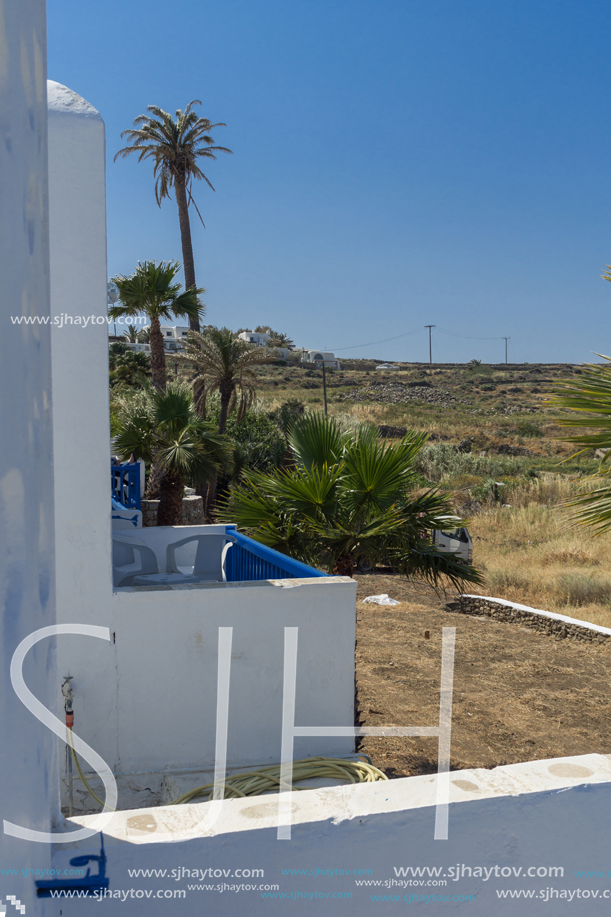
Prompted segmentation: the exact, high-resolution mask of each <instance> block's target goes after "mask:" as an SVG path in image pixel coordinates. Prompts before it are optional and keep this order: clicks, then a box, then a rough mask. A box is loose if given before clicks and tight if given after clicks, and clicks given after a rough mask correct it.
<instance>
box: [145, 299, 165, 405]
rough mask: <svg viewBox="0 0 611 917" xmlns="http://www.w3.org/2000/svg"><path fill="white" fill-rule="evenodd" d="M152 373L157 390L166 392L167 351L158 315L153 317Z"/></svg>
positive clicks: (151, 341) (151, 334) (151, 342)
mask: <svg viewBox="0 0 611 917" xmlns="http://www.w3.org/2000/svg"><path fill="white" fill-rule="evenodd" d="M150 318H151V333H150V338H149V343H150V345H151V373H152V376H153V385H154V386H155V388H158V389H160V390H161V391H162V392H165V350H164V349H163V335H162V333H161V326H160V324H159V318H158V316H157V315H151V317H150Z"/></svg>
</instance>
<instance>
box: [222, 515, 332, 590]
mask: <svg viewBox="0 0 611 917" xmlns="http://www.w3.org/2000/svg"><path fill="white" fill-rule="evenodd" d="M227 534H228V535H231V536H232V537H233V538H235V540H236V541H235V544H232V545H231V547H230V548H229V549H228V550H227V556H226V558H225V575H226V577H227V582H228V583H245V582H248V581H252V580H263V579H307V578H308V577H313V576H327V574H326V573H322V572H321V571H320V570H316V569H315V568H314V567H308V565H307V564H302V563H301V561H299V560H293V558H292V557H287V556H286V554H281V553H280V551H274V549H273V548H268V547H267V546H266V545H264V544H260V543H259V542H258V541H253V539H252V538H248V536H247V535H242V534H241V532H236V530H235V529H234V528H233V527H232V526H229V525H228V526H227Z"/></svg>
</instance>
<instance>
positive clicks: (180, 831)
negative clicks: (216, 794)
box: [56, 755, 611, 917]
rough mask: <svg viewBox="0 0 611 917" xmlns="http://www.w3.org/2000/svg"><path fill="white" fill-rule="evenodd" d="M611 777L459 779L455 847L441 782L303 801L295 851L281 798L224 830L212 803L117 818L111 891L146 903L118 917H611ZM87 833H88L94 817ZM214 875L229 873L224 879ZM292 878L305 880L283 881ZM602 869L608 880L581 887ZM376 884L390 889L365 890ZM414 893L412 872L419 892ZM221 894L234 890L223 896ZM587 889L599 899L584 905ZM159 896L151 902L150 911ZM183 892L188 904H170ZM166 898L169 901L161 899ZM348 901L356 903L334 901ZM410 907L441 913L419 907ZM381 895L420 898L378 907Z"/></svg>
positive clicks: (562, 770) (454, 784)
mask: <svg viewBox="0 0 611 917" xmlns="http://www.w3.org/2000/svg"><path fill="white" fill-rule="evenodd" d="M610 778H611V760H610V759H609V756H607V755H584V756H581V757H577V758H566V759H557V760H553V761H533V762H528V763H526V764H516V765H509V766H505V767H498V768H495V769H494V770H492V771H489V770H467V771H455V772H453V773H451V775H450V810H449V836H448V839H447V840H434V824H435V807H434V802H435V778H434V777H433V776H422V777H406V778H403V779H400V780H392V781H390V782H384V783H375V784H361V785H359V786H346V787H337V788H331V789H323V790H306V791H302V792H300V793H298V794H295V796H294V800H293V809H294V814H293V822H294V823H293V827H292V837H291V839H290V840H278V839H277V830H276V822H277V800H276V798H274V797H272V796H266V797H258V798H250V799H249V798H247V799H238V800H228V801H227V802H226V803H224V806H223V809H222V811H221V814H220V817H219V820H218V822H217V823H216V824H215V825H214V826H213V827H212V828H211V830H210V831H206V829H205V827H202V819H203V818H204V817H205V815H206V812H207V810H208V809H209V806H210V804H208V803H203V804H199V805H187V806H179V807H165V808H161V809H148V810H146V811H144V812H142V811H139V812H121V813H117V814H116V815H115V817H114V818H115V821H114V823H113V826H111V827H110V829H109V831H108V832H107V841H106V844H107V852H108V858H109V859H108V874H109V876H110V882H111V888H112V889H113V890H114V891H115V893H116V891H118V890H120V889H128V895H129V889H130V888H131V889H134V892H135V893H137V895H138V896H139V897H136V895H134V896H131V897H130V898H129V901H128V902H127V905H126V904H124V903H122V902H121V901H117V900H116V899H111V900H108V901H106V902H105V903H104V905H103V906H104V912H105V913H106V914H108V915H109V917H115V915H117V917H120V915H121V914H122V913H125V911H126V907H128V908H129V914H130V917H145V915H146V917H157V915H159V917H161V915H165V914H167V913H172V914H176V915H179V917H196V915H200V914H202V913H206V914H214V917H233V915H236V914H249V915H254V917H259V915H260V917H266V915H274V917H275V915H285V914H288V913H292V912H294V913H306V912H307V913H313V914H314V913H315V914H319V913H320V914H328V915H333V917H344V915H346V917H353V915H358V917H370V915H372V914H377V913H378V912H379V913H385V912H388V913H392V914H398V913H401V914H403V913H412V912H413V913H423V914H431V915H433V917H439V915H444V914H464V915H465V917H496V915H502V917H505V915H512V917H539V915H546V917H549V915H553V917H573V915H582V914H584V915H585V914H587V915H595V917H599V915H605V914H608V913H609V908H610V907H611V883H610V882H609V877H608V872H607V870H608V822H609V810H610V808H611V782H610ZM77 821H78V822H79V823H82V824H87V823H88V822H89V821H91V817H89V818H82V819H77ZM198 831H199V832H200V836H199V837H198V836H196V835H197V832H198ZM204 833H205V834H206V835H207V836H201V835H202V834H204ZM68 855H74V851H70V853H68V852H67V851H66V852H62V853H61V854H58V856H57V858H56V863H57V865H63V863H64V862H65V861H66V859H67V857H68ZM463 864H464V865H465V866H466V867H467V868H468V869H469V870H471V874H469V872H468V871H467V870H463V869H462V866H463ZM457 865H458V866H459V871H458V872H459V878H458V880H456V875H457V872H456V867H457ZM395 867H396V868H397V869H401V868H402V867H403V868H404V867H416V868H424V869H426V867H429V868H438V869H439V870H440V872H439V874H438V876H439V877H440V881H441V883H442V884H439V879H433V880H431V879H430V878H429V876H430V874H429V876H427V875H426V873H425V874H424V878H422V879H415V881H414V884H408V885H404V887H401V886H400V885H398V877H397V873H396V872H395ZM478 867H479V870H480V872H479V874H478V873H477V872H476V869H477V868H478ZM484 867H485V870H486V871H484V870H483V868H484ZM495 867H496V868H495ZM533 868H534V870H535V873H534V875H533V874H532V870H533ZM558 868H560V870H562V872H560V871H557V870H558ZM130 869H147V870H155V869H159V870H164V869H165V870H166V875H165V876H163V875H162V874H161V875H158V876H157V877H155V876H150V875H149V876H147V877H146V878H144V877H142V876H140V877H137V876H131V877H130V876H129V872H128V870H130ZM238 869H239V870H249V871H250V870H253V869H263V871H264V875H263V876H261V875H259V876H257V877H252V875H251V874H249V873H246V875H245V876H236V875H235V872H236V871H237V870H238ZM528 869H531V876H530V877H529V876H528V874H527V871H528ZM191 870H193V873H192V874H190V873H191ZM203 870H206V874H205V876H204V878H202V877H201V872H200V871H203ZM208 870H213V871H214V870H217V872H216V875H215V874H214V872H213V873H212V874H210V873H207V871H208ZM218 870H220V872H218ZM282 870H301V871H303V872H302V874H298V875H286V874H284V875H283V872H282ZM514 870H521V874H520V873H518V875H516V874H515V872H514ZM537 870H539V872H538V875H537ZM550 870H552V871H550ZM588 870H599V871H600V872H601V874H602V875H601V877H599V878H591V877H590V878H585V877H577V876H576V875H575V872H579V871H588ZM334 871H336V872H335V873H334ZM198 872H199V877H196V876H198ZM444 874H445V875H444ZM363 880H368V881H372V882H380V885H378V886H371V885H369V886H362V885H357V884H356V882H357V881H363ZM399 880H400V875H399ZM413 880H414V876H413V875H412V876H410V875H409V873H408V874H407V881H408V882H410V881H413ZM404 881H405V878H404ZM392 882H394V883H395V884H394V885H391V884H390V883H392ZM419 882H422V883H423V884H422V885H420V884H416V883H419ZM386 883H388V884H386ZM189 885H191V888H189ZM198 885H201V886H202V887H201V888H200V889H198ZM204 885H210V886H211V888H210V889H209V890H206V889H205V888H204ZM259 885H263V886H264V887H265V886H268V889H269V886H276V889H277V893H278V894H284V895H286V896H287V897H286V898H281V899H278V898H275V897H267V896H264V893H262V891H261V890H259V888H258V886H259ZM219 886H221V887H223V886H225V888H224V890H223V891H218V887H219ZM244 886H246V888H244ZM252 886H254V888H252ZM549 888H553V889H555V890H557V891H558V892H560V891H562V890H565V892H566V890H569V891H571V892H572V894H573V900H572V901H571V900H569V898H568V896H566V897H560V896H558V897H552V898H550V899H549V900H545V898H546V895H547V893H546V889H549ZM503 890H505V891H507V890H513V891H522V892H523V891H532V892H534V894H535V897H533V898H528V899H524V898H520V899H516V898H500V897H499V896H498V894H497V892H499V891H503ZM577 890H579V891H580V892H582V891H584V890H585V891H587V892H589V893H591V892H592V891H593V892H597V893H598V895H599V897H598V899H594V898H593V897H592V895H591V894H588V896H587V897H577V895H576V891H577ZM145 891H146V892H147V893H148V895H149V896H150V897H148V898H145ZM177 891H179V892H184V893H185V897H184V898H174V897H172V898H171V900H168V898H167V897H165V895H166V894H167V893H169V895H173V894H174V893H175V892H177ZM158 893H161V895H162V896H164V897H161V898H157V897H156V895H157V894H158ZM297 893H299V894H300V897H299V898H298V897H297ZM603 893H605V894H606V895H607V896H608V897H606V898H603ZM334 894H340V895H342V896H343V895H346V894H347V895H350V897H336V898H332V897H331V896H332V895H334ZM410 894H411V895H418V896H424V898H425V899H428V900H424V901H421V900H416V901H414V900H413V898H412V900H411V901H410V900H409V895H410ZM291 895H292V896H294V897H293V898H291ZM315 895H319V896H324V895H329V898H322V897H321V898H318V899H317V898H315V897H314V896H315ZM372 895H396V896H401V897H403V896H406V898H405V899H404V900H399V901H395V902H393V901H372V899H371V896H372ZM446 896H447V897H448V899H449V900H447V901H445V900H443V899H444V898H445V897H446ZM440 899H441V900H440ZM80 913H81V910H79V906H78V904H67V906H65V907H64V915H67V917H72V915H77V914H78V915H80Z"/></svg>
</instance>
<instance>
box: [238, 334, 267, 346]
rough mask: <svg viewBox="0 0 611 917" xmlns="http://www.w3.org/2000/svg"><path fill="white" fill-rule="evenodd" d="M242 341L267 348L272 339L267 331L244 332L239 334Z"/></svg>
mask: <svg viewBox="0 0 611 917" xmlns="http://www.w3.org/2000/svg"><path fill="white" fill-rule="evenodd" d="M238 338H239V340H240V341H246V343H247V344H257V345H258V346H259V347H265V345H266V344H269V342H270V341H271V339H272V337H271V334H268V333H267V331H242V332H241V333H240V334H238Z"/></svg>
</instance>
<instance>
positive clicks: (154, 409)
mask: <svg viewBox="0 0 611 917" xmlns="http://www.w3.org/2000/svg"><path fill="white" fill-rule="evenodd" d="M115 448H116V450H117V452H118V454H119V455H120V456H122V457H123V458H126V459H127V458H128V457H129V456H130V455H131V453H132V452H134V453H135V455H136V456H137V457H138V458H142V459H144V460H145V462H148V463H150V464H154V465H156V466H157V467H158V468H160V469H161V471H162V473H161V477H160V482H159V488H160V499H159V508H158V510H157V525H182V498H183V493H184V488H185V484H186V483H187V482H193V483H195V484H202V483H206V482H207V481H209V480H210V479H211V478H212V477H213V476H214V475H215V474H216V473H217V472H218V471H219V470H220V469H226V468H228V466H229V465H230V463H231V444H230V443H229V441H228V440H227V438H226V437H225V436H219V435H218V433H217V432H216V430H215V429H214V426H213V424H210V423H206V422H205V421H203V420H202V419H201V418H200V417H199V416H198V415H197V413H196V411H195V408H194V405H193V397H192V395H191V392H190V391H189V390H188V389H187V388H186V387H185V386H184V385H181V384H172V385H170V386H168V390H167V391H159V390H153V391H152V392H151V393H150V396H149V397H148V398H144V399H143V398H140V399H136V400H133V401H132V402H131V404H130V403H129V402H128V403H127V405H126V406H124V407H123V410H122V411H121V414H120V415H119V428H118V435H117V437H116V438H115Z"/></svg>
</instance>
